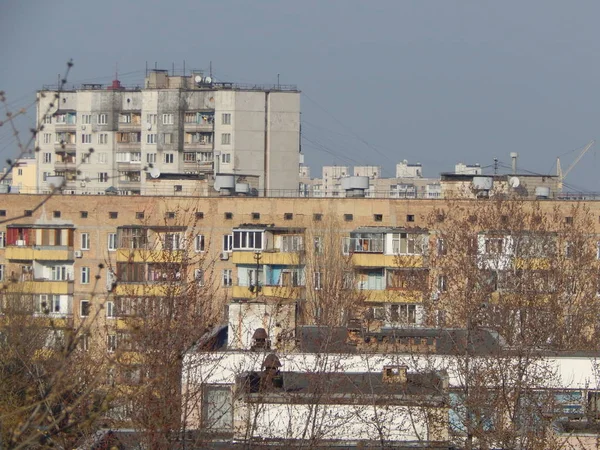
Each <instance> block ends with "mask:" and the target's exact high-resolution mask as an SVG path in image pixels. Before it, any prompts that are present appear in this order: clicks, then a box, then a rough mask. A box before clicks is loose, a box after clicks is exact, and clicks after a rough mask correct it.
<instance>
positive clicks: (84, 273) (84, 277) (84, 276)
mask: <svg viewBox="0 0 600 450" xmlns="http://www.w3.org/2000/svg"><path fill="white" fill-rule="evenodd" d="M81 284H90V268H89V267H82V268H81Z"/></svg>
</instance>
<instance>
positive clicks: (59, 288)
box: [5, 281, 73, 294]
mask: <svg viewBox="0 0 600 450" xmlns="http://www.w3.org/2000/svg"><path fill="white" fill-rule="evenodd" d="M5 284H6V287H7V290H8V292H11V293H23V294H72V293H73V282H72V281H20V282H17V283H12V282H8V283H5Z"/></svg>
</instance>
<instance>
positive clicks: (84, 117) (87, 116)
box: [81, 114, 92, 125]
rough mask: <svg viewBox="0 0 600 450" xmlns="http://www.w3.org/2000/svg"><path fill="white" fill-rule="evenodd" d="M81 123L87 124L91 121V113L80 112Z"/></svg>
mask: <svg viewBox="0 0 600 450" xmlns="http://www.w3.org/2000/svg"><path fill="white" fill-rule="evenodd" d="M81 123H82V124H83V125H89V124H91V123H92V115H91V114H82V115H81Z"/></svg>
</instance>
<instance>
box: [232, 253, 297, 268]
mask: <svg viewBox="0 0 600 450" xmlns="http://www.w3.org/2000/svg"><path fill="white" fill-rule="evenodd" d="M302 254H303V252H293V253H292V252H290V253H288V252H279V251H268V250H266V251H263V252H261V253H260V260H259V264H260V265H263V264H267V265H280V266H298V265H300V264H301V262H300V261H301V255H302ZM231 260H232V262H233V263H234V264H246V265H251V266H255V265H256V259H255V253H254V252H251V251H248V252H243V251H234V252H233V253H232V254H231Z"/></svg>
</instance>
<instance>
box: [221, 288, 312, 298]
mask: <svg viewBox="0 0 600 450" xmlns="http://www.w3.org/2000/svg"><path fill="white" fill-rule="evenodd" d="M303 295H304V286H298V287H286V286H261V291H260V292H259V294H258V297H276V298H286V299H299V298H302V297H303ZM232 296H233V298H255V297H257V295H256V293H254V292H250V288H249V287H247V286H234V287H233V292H232Z"/></svg>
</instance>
